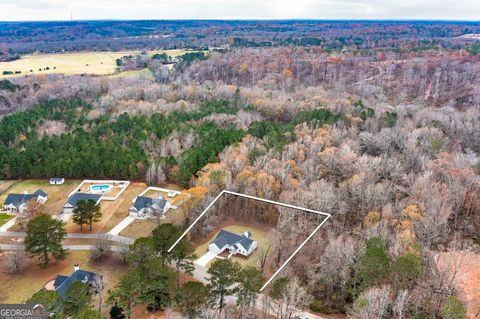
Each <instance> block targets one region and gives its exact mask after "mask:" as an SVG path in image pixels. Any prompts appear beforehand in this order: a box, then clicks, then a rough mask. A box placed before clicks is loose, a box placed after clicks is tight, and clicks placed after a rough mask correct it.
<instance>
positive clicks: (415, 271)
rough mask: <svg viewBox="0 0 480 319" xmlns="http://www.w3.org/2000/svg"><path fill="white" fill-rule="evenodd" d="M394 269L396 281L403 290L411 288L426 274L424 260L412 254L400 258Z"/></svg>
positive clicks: (396, 261)
mask: <svg viewBox="0 0 480 319" xmlns="http://www.w3.org/2000/svg"><path fill="white" fill-rule="evenodd" d="M393 268H394V271H395V280H396V282H397V285H398V286H399V287H401V288H408V287H410V286H411V285H412V284H413V283H414V282H415V280H416V279H417V278H418V277H419V276H420V275H421V274H422V273H423V272H424V267H423V261H422V258H421V257H420V256H417V255H415V254H411V253H407V254H405V255H402V256H400V257H398V258H397V260H395V264H394V267H393Z"/></svg>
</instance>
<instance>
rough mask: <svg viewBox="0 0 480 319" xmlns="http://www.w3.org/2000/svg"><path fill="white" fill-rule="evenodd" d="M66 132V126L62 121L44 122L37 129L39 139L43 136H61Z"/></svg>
mask: <svg viewBox="0 0 480 319" xmlns="http://www.w3.org/2000/svg"><path fill="white" fill-rule="evenodd" d="M67 131H68V126H67V124H65V123H63V122H62V121H51V120H45V121H44V122H43V123H42V124H40V126H39V127H38V128H37V133H38V135H39V136H40V137H42V136H43V135H47V136H53V135H61V134H63V133H66V132H67Z"/></svg>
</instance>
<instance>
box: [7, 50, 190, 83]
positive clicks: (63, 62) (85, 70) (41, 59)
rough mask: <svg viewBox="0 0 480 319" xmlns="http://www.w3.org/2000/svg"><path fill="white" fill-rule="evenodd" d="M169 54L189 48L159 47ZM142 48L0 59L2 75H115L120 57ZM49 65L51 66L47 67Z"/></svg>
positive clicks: (173, 55) (174, 55) (173, 54)
mask: <svg viewBox="0 0 480 319" xmlns="http://www.w3.org/2000/svg"><path fill="white" fill-rule="evenodd" d="M164 52H165V53H167V54H168V55H169V56H171V57H176V56H179V55H182V54H185V53H186V52H187V51H186V50H158V51H149V52H148V54H149V55H150V56H151V55H153V54H155V53H164ZM138 53H140V52H139V51H120V52H78V53H54V54H37V55H25V56H22V57H21V58H20V59H18V60H14V61H9V62H0V78H6V77H15V76H24V75H32V74H36V75H38V74H65V75H80V74H90V75H108V74H115V71H116V68H117V64H116V60H117V59H119V58H121V57H123V56H125V55H135V54H138ZM46 68H48V69H46ZM4 71H11V72H14V73H15V71H20V72H21V73H20V74H11V75H3V72H4Z"/></svg>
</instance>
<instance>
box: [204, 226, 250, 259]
mask: <svg viewBox="0 0 480 319" xmlns="http://www.w3.org/2000/svg"><path fill="white" fill-rule="evenodd" d="M251 237H252V234H251V233H250V232H248V231H246V232H245V233H243V236H242V235H237V234H234V233H231V232H229V231H226V230H223V229H222V230H221V231H220V232H219V233H218V235H217V238H215V240H214V241H213V242H212V243H211V244H210V245H208V250H209V251H211V252H214V253H216V254H221V253H223V252H224V251H225V250H227V249H228V250H229V251H230V253H233V254H240V255H242V256H245V257H246V256H249V255H250V254H251V253H252V252H253V251H254V250H255V248H257V241H255V240H252V239H251Z"/></svg>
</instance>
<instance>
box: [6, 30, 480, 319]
mask: <svg viewBox="0 0 480 319" xmlns="http://www.w3.org/2000/svg"><path fill="white" fill-rule="evenodd" d="M145 23H147V22H145ZM205 23H206V24H208V23H207V22H205ZM244 23H246V24H248V23H249V22H238V25H240V26H241V25H243V24H244ZM252 23H253V22H252ZM289 23H293V22H285V25H283V24H282V22H278V24H282V27H284V28H285V31H284V32H283V33H281V35H279V36H278V37H277V38H275V41H278V42H279V43H274V40H272V39H270V38H269V35H270V34H271V33H275V32H277V31H278V30H276V28H277V27H278V25H277V24H275V23H273V25H274V27H272V26H270V25H269V27H268V28H267V25H268V22H256V24H255V26H256V28H255V29H256V31H255V32H254V31H252V32H253V33H254V34H253V35H251V36H245V37H244V38H246V39H243V40H242V39H240V37H233V38H232V43H231V45H232V47H233V46H235V47H236V48H233V49H232V48H229V49H225V50H223V51H222V52H217V51H215V52H210V53H209V54H208V55H206V56H194V55H192V56H189V58H191V61H188V63H181V64H180V63H179V64H178V65H176V66H174V67H173V68H172V69H171V70H168V68H165V66H164V65H162V64H161V63H157V62H159V61H160V60H161V59H162V57H154V58H152V59H150V60H148V61H146V66H147V67H148V68H149V69H150V71H152V73H153V74H154V77H153V79H150V78H146V77H142V76H138V77H125V78H120V77H108V78H107V77H88V76H84V77H77V76H70V77H67V76H61V75H55V76H42V77H34V76H32V77H25V78H17V79H15V80H12V81H8V82H1V83H0V85H1V86H0V112H2V114H4V117H3V118H2V119H1V122H0V177H1V178H27V177H50V176H53V175H55V176H62V177H72V178H73V177H75V178H81V177H95V178H104V177H109V178H126V179H133V180H146V181H147V182H148V183H150V184H162V183H165V182H166V181H172V182H177V183H181V184H182V185H184V186H185V187H192V189H196V190H198V189H199V188H202V189H205V193H206V195H205V198H204V199H203V202H202V203H201V204H199V206H198V207H196V208H194V209H192V211H191V212H190V214H189V216H187V221H186V222H185V225H188V223H189V222H191V221H192V220H194V219H195V218H196V217H197V216H198V214H199V213H200V212H201V211H202V208H204V207H205V206H206V205H207V204H208V203H209V202H210V200H211V199H212V198H214V196H216V195H217V194H218V192H219V191H220V190H222V189H229V190H232V191H237V192H242V193H246V194H250V195H254V196H259V197H263V198H268V199H272V200H280V201H283V202H287V203H290V204H294V205H298V206H304V207H307V208H311V209H316V210H320V211H324V212H328V213H331V214H332V215H333V216H332V219H331V220H330V221H329V222H328V223H327V224H325V227H323V228H322V230H321V231H320V232H319V233H318V234H317V235H316V236H315V237H314V238H313V240H312V241H311V242H309V244H308V245H307V246H305V247H304V249H303V250H302V252H301V254H299V255H298V256H297V257H296V258H295V259H294V260H293V261H292V263H291V264H289V267H287V268H288V269H286V270H285V272H284V273H282V276H281V278H280V279H279V280H278V281H277V282H275V284H274V285H273V286H272V288H271V291H269V292H267V293H266V295H268V296H269V300H270V301H269V302H271V303H272V304H275V305H276V307H277V308H276V309H278V312H279V313H278V317H279V318H289V316H290V315H291V314H292V312H291V311H292V307H297V308H301V307H306V308H309V309H311V310H313V311H318V312H323V313H343V314H346V315H347V316H350V317H352V318H463V316H464V315H465V314H470V313H469V311H471V309H476V308H474V307H475V306H478V305H476V304H475V302H476V301H475V300H474V301H473V302H472V301H469V300H467V299H466V298H464V295H462V293H464V292H462V291H461V288H462V287H460V286H459V285H458V284H456V282H457V281H456V279H458V276H459V275H458V274H459V272H460V269H464V268H463V267H472V266H469V265H468V264H467V263H466V262H465V261H464V260H463V259H462V257H461V256H463V254H465V253H467V252H468V253H470V252H473V253H478V251H479V249H480V246H479V243H480V237H479V234H480V197H479V196H480V195H479V194H480V176H479V174H480V109H479V106H480V90H479V88H480V63H479V59H480V56H479V54H478V50H477V51H475V50H474V49H472V48H474V46H472V43H471V42H461V41H460V42H456V41H453V40H451V39H450V40H447V39H446V38H447V37H453V36H459V35H461V34H462V33H464V32H467V31H468V32H470V31H471V32H478V24H475V23H471V24H470V23H465V24H464V23H458V24H455V23H451V24H450V23H445V24H446V25H444V24H442V25H441V26H438V25H437V24H436V23H434V22H425V23H420V24H419V25H415V26H412V24H413V22H412V23H410V22H398V24H394V25H395V26H396V27H398V29H394V30H397V31H393V30H392V29H390V27H391V26H390V25H387V26H385V25H384V24H382V23H380V22H378V23H375V24H374V25H373V26H371V27H372V29H371V33H368V32H367V33H363V35H360V33H362V32H364V31H365V29H364V26H363V23H360V22H359V23H358V24H356V27H355V35H353V36H350V37H349V36H346V35H345V33H347V32H349V31H351V29H352V28H353V26H349V27H348V28H345V26H344V25H343V24H342V22H338V23H334V25H335V28H333V29H334V30H330V31H326V30H325V29H324V25H323V24H322V23H320V22H308V21H302V22H295V26H296V28H291V27H290V24H289ZM125 25H128V22H125ZM238 25H237V23H232V24H231V25H230V26H229V27H228V28H230V29H229V30H230V31H231V30H235V28H237V27H238ZM275 26H276V27H275ZM191 27H192V30H190V29H188V28H187V30H186V31H185V32H186V33H187V34H186V35H185V38H181V37H179V36H178V39H180V38H181V39H182V40H178V41H179V42H176V40H175V41H174V40H173V39H171V41H172V42H169V45H175V44H176V43H182V42H181V41H187V39H190V37H189V35H188V32H190V31H191V32H192V34H193V33H194V32H196V31H194V30H197V31H198V28H201V30H209V26H208V25H206V26H205V25H202V23H200V22H196V23H193V22H192V26H191ZM380 27H385V28H387V30H390V31H388V32H390V33H388V32H387V31H386V32H385V33H382V36H380V35H378V32H377V31H378V28H380ZM165 28H167V27H165ZM270 28H272V29H271V30H270ZM278 28H279V27H278ZM413 29H414V30H413ZM189 30H190V31H189ZM299 30H300V31H299ZM305 30H306V31H305ZM405 30H407V31H405ZM5 32H6V31H3V33H0V35H1V36H3V37H9V36H12V35H10V34H11V33H9V32H13V31H11V30H10V31H8V32H7V33H5ZM52 32H54V31H52ZM92 32H93V31H92ZM112 32H113V31H112ZM115 32H116V31H115ZM125 32H127V31H125ZM132 32H133V31H132ZM231 32H233V31H231ZM316 32H318V33H322V32H323V33H328V36H327V34H324V35H323V36H324V38H322V36H320V35H319V34H317V35H313V34H314V33H316ZM397 32H398V33H397ZM403 32H406V33H405V35H404V36H403V35H402V34H404V33H403ZM5 34H7V35H5ZM12 34H13V33H12ZM227 34H229V33H228V32H227ZM339 34H343V36H344V40H343V42H342V41H340V42H339V40H338V39H337V38H338V35H339ZM135 35H138V36H140V35H144V33H143V32H142V31H135ZM297 35H298V36H297ZM427 35H429V36H431V37H432V38H430V40H429V41H427V42H426V43H423V42H422V41H423V40H420V39H419V38H420V37H423V36H427ZM357 37H358V39H357ZM370 37H371V38H370ZM416 37H418V38H417V39H414V38H416ZM0 38H1V37H0ZM174 38H175V37H174ZM218 39H221V36H220V35H218V38H217V36H214V35H212V33H208V32H206V33H205V38H201V37H198V38H197V40H198V41H195V42H194V43H196V44H197V43H202V44H212V43H215V44H217V42H216V41H217V40H218ZM287 39H289V40H288V41H287ZM412 39H413V40H412ZM82 41H84V42H82ZM82 41H78V42H75V43H76V44H79V43H84V44H85V45H87V43H88V41H89V40H87V39H84V40H82ZM136 41H137V40H136V39H134V40H132V43H137V42H136ZM138 41H143V40H138ZM162 41H163V40H162ZM165 41H170V40H165ZM269 41H270V43H269V44H268V43H265V42H269ZM285 41H287V42H285ZM0 42H1V41H0ZM220 42H221V41H220V40H219V42H218V43H220ZM96 43H99V41H97V42H96ZM119 43H120V44H119V47H122V48H123V47H128V45H127V44H125V45H123V44H122V42H121V41H119ZM152 43H154V42H152ZM392 43H394V44H395V46H394V47H393V48H390V49H385V47H388V46H391V45H392ZM413 43H416V44H417V45H413ZM60 44H61V43H59V42H51V43H50V42H46V44H45V45H46V46H49V45H52V46H58V45H60ZM110 44H111V42H110V41H106V42H105V44H102V45H105V46H109V45H110ZM290 44H295V46H288V45H290ZM279 45H281V46H283V45H285V46H283V47H279ZM420 45H425V47H423V48H422V49H421V50H420V49H418V50H417V49H416V48H418V47H419V46H420ZM14 46H15V47H16V48H18V50H26V51H28V48H24V47H22V45H21V44H14ZM244 46H247V47H249V48H243V47H244ZM337 46H338V47H340V48H343V50H336V49H335V48H336V47H337ZM112 47H113V44H112ZM252 47H254V48H252ZM399 47H402V48H403V49H401V50H400V49H399ZM108 48H110V47H108ZM382 48H383V49H382ZM163 58H165V57H163ZM153 60H156V61H153ZM222 205H223V206H222V207H220V208H217V209H216V210H215V212H214V213H212V216H220V215H221V214H222V213H224V212H227V213H228V211H229V209H238V208H239V207H242V208H243V210H241V212H240V213H238V218H240V219H244V218H247V217H246V215H245V214H246V212H247V211H248V212H250V213H251V212H254V213H255V214H257V215H256V216H255V217H256V218H255V219H256V221H258V222H263V223H265V224H266V225H267V224H268V225H270V226H271V227H272V228H273V229H274V231H275V234H276V235H277V237H276V238H277V243H276V244H277V247H276V248H275V249H276V250H275V251H274V252H271V254H272V256H279V255H281V253H280V252H281V251H283V250H285V251H288V249H293V248H294V247H296V246H295V245H298V243H299V241H301V239H302V238H304V237H305V234H308V233H309V231H311V228H312V225H315V224H314V223H313V222H314V221H312V219H311V218H310V217H308V216H307V215H301V216H300V217H298V215H295V214H294V213H293V212H292V211H290V210H287V209H281V210H278V211H275V214H274V215H268V214H267V213H266V210H265V209H262V207H253V206H242V205H243V204H240V203H239V202H235V201H231V202H230V206H228V205H227V204H226V203H222ZM226 215H228V214H226ZM293 216H296V217H293ZM227 217H228V216H227ZM315 222H318V221H315ZM218 223H219V221H218V220H215V219H214V218H211V219H209V220H206V221H205V222H204V223H203V224H202V225H201V227H202V228H201V229H200V230H199V231H198V233H195V234H194V236H201V235H205V234H206V233H208V232H210V231H212V230H213V229H214V228H215V227H216V226H217V224H218ZM185 225H181V226H182V227H184V226H185ZM144 241H145V242H142V240H140V241H137V243H136V244H135V245H137V247H136V249H139V250H142V251H143V250H147V251H148V249H153V248H152V247H151V246H150V245H152V244H151V243H149V242H148V240H147V239H145V240H144ZM134 248H135V247H134ZM155 249H157V248H155ZM286 256H287V255H283V256H280V257H281V258H278V260H279V261H280V260H283V259H284V258H286ZM282 258H283V259H282ZM444 259H448V260H449V263H448V267H443V268H442V267H440V266H441V265H442V261H443V260H444ZM132 262H133V263H135V262H137V261H132ZM275 265H278V262H277V263H273V264H272V265H266V266H265V271H266V272H268V271H271V269H273V266H275ZM443 265H445V263H443ZM218 267H220V266H218ZM222 267H223V268H225V269H226V268H229V267H231V265H223V266H222ZM269 267H271V268H269ZM262 268H263V267H262ZM162 269H163V268H162ZM235 271H239V270H238V269H237V270H235ZM262 271H263V269H262ZM162 272H163V270H162ZM140 275H142V276H143V277H142V280H146V281H148V280H149V278H150V277H148V276H159V277H162V278H163V279H164V280H165V283H166V286H168V287H171V286H174V280H173V276H174V274H173V273H171V272H169V271H166V270H165V271H164V273H151V274H148V276H147V277H145V276H146V275H145V274H139V273H137V272H135V271H132V272H131V274H129V275H128V276H125V277H123V278H122V279H121V281H120V284H119V288H118V289H125V290H128V288H129V285H130V283H131V282H133V281H135V280H136V278H138V277H135V276H140ZM452 277H453V278H452ZM155 278H156V279H158V278H157V277H155ZM187 287H188V286H187ZM202 287H203V286H201V287H200V286H199V287H196V288H195V289H198V291H195V293H198V296H199V297H198V298H200V300H206V299H208V298H207V297H211V296H207V295H209V293H211V291H210V292H206V291H204V288H202ZM137 288H138V287H136V289H137ZM116 292H117V293H119V291H116ZM133 293H135V294H137V295H135V298H137V297H138V296H139V295H141V294H142V293H145V291H134V292H132V294H133ZM175 293H178V294H180V295H183V296H187V297H186V298H188V296H189V294H190V293H193V292H192V291H189V290H187V289H184V290H180V291H175ZM217 293H218V291H217ZM223 294H226V295H228V294H233V292H229V291H228V289H225V291H223V292H221V296H223ZM112 298H117V301H118V302H119V303H120V302H121V303H122V306H123V307H124V309H127V307H129V302H133V301H132V300H130V299H128V298H127V299H122V298H124V296H123V295H115V294H113V295H112ZM125 298H126V297H125ZM132 298H133V297H132ZM149 298H151V299H148V300H149V302H150V301H151V302H152V303H151V304H150V306H151V307H154V308H155V309H157V308H158V309H164V308H166V307H169V306H171V305H173V303H174V302H173V300H172V299H170V298H173V297H172V296H170V295H169V297H168V303H167V304H162V303H160V301H159V300H158V299H156V298H155V294H153V295H150V296H149ZM222 298H223V297H222ZM222 298H220V293H218V294H217V295H216V297H215V298H214V299H215V301H216V305H217V308H219V307H224V305H223V301H222V300H223V299H222ZM189 302H191V300H187V299H182V300H181V301H179V303H178V308H179V309H181V310H182V311H183V312H184V314H185V315H187V316H190V317H195V316H198V317H202V316H203V317H205V318H206V316H207V314H206V312H204V310H205V309H203V308H202V307H200V306H199V305H198V304H193V305H188V303H189ZM186 305H188V307H192V308H190V309H193V310H192V311H194V312H193V313H192V312H188V311H185V307H187V306H186ZM249 306H251V304H249ZM225 307H226V309H225V315H231V316H232V318H233V317H238V318H252V317H248V316H253V315H254V314H252V312H251V311H250V312H241V313H239V312H236V311H235V310H234V309H233V308H232V309H229V307H230V306H225ZM200 308H201V309H200ZM197 310H198V311H197ZM473 315H475V314H473ZM203 317H202V318H203Z"/></svg>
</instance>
